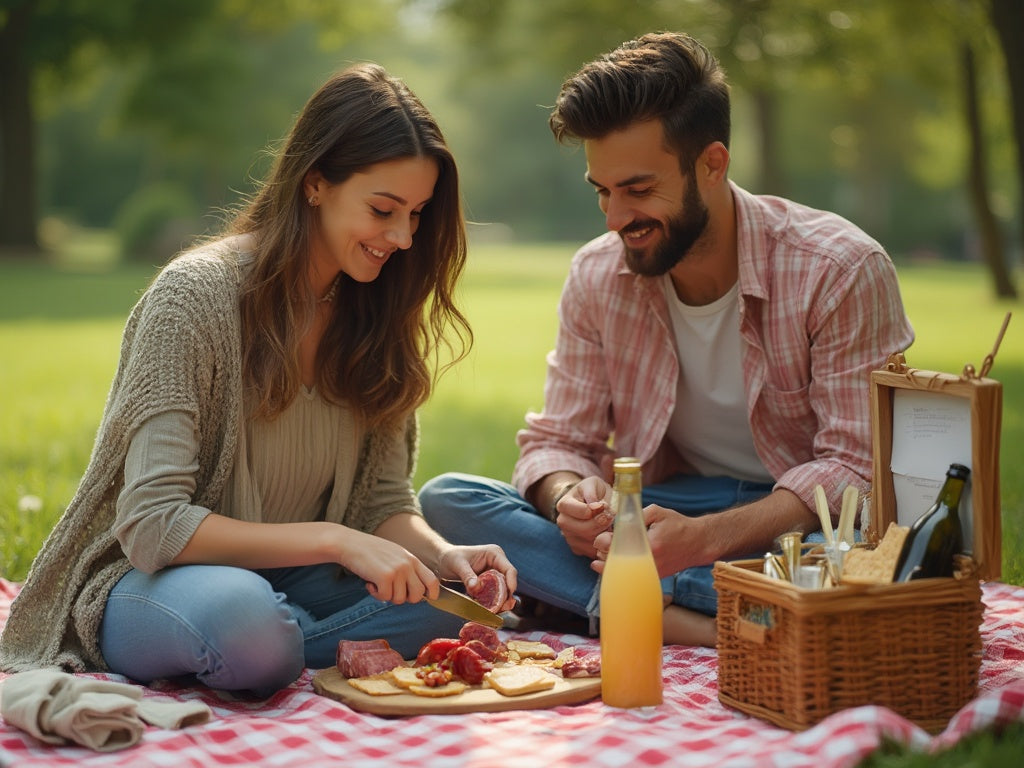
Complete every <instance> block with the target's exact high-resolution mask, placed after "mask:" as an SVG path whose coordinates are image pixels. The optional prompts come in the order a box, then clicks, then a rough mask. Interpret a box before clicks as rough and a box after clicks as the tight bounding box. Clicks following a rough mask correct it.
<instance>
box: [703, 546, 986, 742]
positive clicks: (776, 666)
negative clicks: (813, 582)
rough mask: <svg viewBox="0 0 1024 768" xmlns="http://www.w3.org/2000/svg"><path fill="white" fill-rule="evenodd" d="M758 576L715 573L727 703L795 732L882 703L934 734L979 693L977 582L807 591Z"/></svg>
mask: <svg viewBox="0 0 1024 768" xmlns="http://www.w3.org/2000/svg"><path fill="white" fill-rule="evenodd" d="M761 569H762V561H760V560H743V561H737V562H732V563H725V562H718V563H716V564H715V566H714V579H715V587H716V589H717V590H718V697H719V700H720V701H721V702H722V703H723V704H725V705H727V706H730V707H733V708H734V709H738V710H740V711H742V712H746V713H747V714H751V715H754V716H756V717H760V718H762V719H764V720H768V721H769V722H772V723H775V724H776V725H780V726H782V727H784V728H789V729H791V730H803V729H806V728H809V727H811V726H813V725H814V724H816V723H817V722H818V721H820V720H822V719H823V718H825V717H827V716H828V715H831V714H833V713H834V712H838V711H840V710H842V709H846V708H848V707H856V706H861V705H865V704H877V705H881V706H885V707H888V708H890V709H892V710H893V711H895V712H897V713H899V714H900V715H903V716H904V717H906V718H907V719H908V720H912V721H914V722H915V723H917V724H918V725H919V726H921V727H922V728H924V729H925V730H927V731H931V732H938V731H940V730H942V729H943V728H944V727H945V726H946V724H947V723H948V722H949V719H950V717H952V716H953V715H954V714H955V713H956V712H957V711H958V710H959V709H960V708H961V707H963V706H964V705H965V704H967V703H968V702H969V701H970V700H971V699H973V698H974V696H975V695H976V693H977V687H978V670H979V667H980V663H981V637H980V633H979V627H980V625H981V618H982V610H983V606H982V603H981V586H980V583H979V581H978V579H977V577H976V576H974V575H971V576H967V577H964V578H942V579H921V580H919V581H915V582H909V583H906V584H886V585H879V586H870V587H861V586H856V587H854V586H840V587H837V588H834V589H824V590H810V589H803V588H801V587H797V586H796V585H794V584H790V583H788V582H783V581H780V580H778V579H773V578H770V577H768V576H765V575H764V574H763V573H762V572H761Z"/></svg>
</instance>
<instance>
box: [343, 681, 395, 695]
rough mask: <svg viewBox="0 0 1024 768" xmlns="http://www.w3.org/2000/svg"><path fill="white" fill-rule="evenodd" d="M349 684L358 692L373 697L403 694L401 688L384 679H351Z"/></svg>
mask: <svg viewBox="0 0 1024 768" xmlns="http://www.w3.org/2000/svg"><path fill="white" fill-rule="evenodd" d="M348 684H349V685H351V686H352V687H353V688H355V689H356V690H357V691H362V692H363V693H368V694H370V695H371V696H394V695H395V694H396V693H402V689H401V688H399V687H398V686H395V685H392V684H391V682H390V681H388V680H386V679H384V678H383V677H351V678H349V681H348Z"/></svg>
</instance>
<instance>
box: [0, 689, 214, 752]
mask: <svg viewBox="0 0 1024 768" xmlns="http://www.w3.org/2000/svg"><path fill="white" fill-rule="evenodd" d="M0 714H2V715H3V718H4V720H5V721H6V722H7V723H8V724H9V725H13V726H15V727H17V728H20V729H22V730H23V731H26V732H27V733H30V734H32V735H33V736H35V737H36V738H37V739H39V740H40V741H43V742H46V743H47V744H66V743H67V742H69V741H72V742H74V743H76V744H81V745H82V746H84V747H89V748H90V749H94V750H96V751H98V752H113V751H114V750H118V749H124V748H125V747H130V746H133V745H134V744H136V743H138V741H139V739H141V738H142V732H143V730H145V727H146V723H149V724H151V725H156V726H159V727H162V728H175V729H177V728H183V727H185V726H188V725H197V724H199V723H205V722H206V721H207V720H209V719H210V717H211V714H212V713H211V712H210V708H209V707H208V706H206V704H204V703H203V702H201V701H177V700H175V699H170V698H167V697H161V698H159V699H153V698H148V699H143V698H142V689H141V688H139V687H138V686H134V685H127V684H125V683H115V682H111V681H109V680H97V679H95V678H91V677H77V676H75V675H72V674H69V673H67V672H62V671H60V670H57V669H35V670H32V671H29V672H20V673H18V674H16V675H12V676H11V677H9V678H7V679H6V680H4V681H3V684H2V685H0Z"/></svg>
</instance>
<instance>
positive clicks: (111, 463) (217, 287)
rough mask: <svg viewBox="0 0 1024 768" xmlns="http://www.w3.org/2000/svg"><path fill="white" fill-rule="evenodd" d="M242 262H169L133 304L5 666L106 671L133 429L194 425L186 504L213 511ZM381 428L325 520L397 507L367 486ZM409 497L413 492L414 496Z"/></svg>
mask: <svg viewBox="0 0 1024 768" xmlns="http://www.w3.org/2000/svg"><path fill="white" fill-rule="evenodd" d="M243 263H244V261H243V259H240V255H239V254H238V253H237V252H236V251H235V250H234V249H233V247H232V245H231V242H230V241H223V242H220V243H217V244H213V245H210V246H206V247H204V248H202V249H200V250H197V251H194V252H191V253H187V254H185V255H183V256H180V257H178V258H177V259H175V260H173V261H171V262H170V263H169V264H168V265H167V266H166V267H165V268H164V269H163V270H162V271H161V272H160V274H159V275H158V276H157V278H156V279H155V280H154V282H153V284H152V285H151V286H150V288H149V289H148V290H147V291H146V293H145V294H144V295H143V296H142V298H141V299H140V300H139V302H138V303H137V304H136V305H135V307H134V308H133V309H132V311H131V314H130V315H129V317H128V321H127V323H126V325H125V330H124V335H123V337H122V341H121V353H120V359H119V361H118V367H117V372H116V374H115V376H114V381H113V384H112V385H111V389H110V394H109V395H108V397H107V402H106V406H105V408H104V412H103V418H102V420H101V422H100V426H99V430H98V433H97V436H96V441H95V444H94V446H93V450H92V455H91V457H90V459H89V464H88V466H87V468H86V470H85V473H84V475H83V477H82V480H81V482H80V484H79V486H78V490H77V492H76V493H75V496H74V498H72V500H71V503H70V504H69V506H68V508H67V510H66V511H65V512H64V514H63V516H62V517H61V518H60V520H59V521H58V522H57V524H56V526H55V527H54V529H53V531H51V533H50V535H49V537H48V538H47V539H46V541H45V542H44V544H43V546H42V548H41V550H40V551H39V554H38V555H37V556H36V558H35V561H34V562H33V564H32V567H31V569H30V571H29V574H28V577H27V579H26V581H25V584H24V586H23V588H22V590H21V592H20V593H19V594H18V596H17V597H16V598H15V600H14V602H13V604H12V606H11V612H10V616H9V618H8V620H7V625H6V627H5V629H4V632H3V635H2V636H0V668H2V669H3V670H4V671H6V672H19V671H23V670H27V669H32V668H37V667H48V666H60V667H63V668H65V669H68V670H70V671H75V672H81V671H89V670H98V671H106V670H107V669H108V668H107V665H106V663H105V662H104V660H103V656H102V654H101V653H100V649H99V643H98V638H97V636H98V631H99V625H100V620H101V619H102V616H103V610H104V606H105V604H106V599H107V595H108V594H109V593H110V590H111V588H112V587H113V586H114V584H115V583H116V582H117V581H118V579H120V578H121V576H123V575H124V574H125V573H126V572H127V571H128V570H129V569H130V568H131V565H130V564H129V562H128V560H127V558H126V557H125V555H124V553H123V552H122V550H121V546H120V544H119V543H118V541H117V539H116V538H115V537H114V535H113V530H112V528H113V522H114V516H115V505H116V502H117V497H118V494H119V493H120V491H121V487H122V485H123V483H124V461H125V456H126V455H127V452H128V445H129V442H130V440H131V438H132V435H133V434H134V433H135V431H136V429H138V427H139V426H140V425H141V424H142V423H143V422H144V421H145V420H146V419H148V418H150V417H151V416H154V415H156V414H158V413H163V412H166V411H170V410H181V411H185V412H187V413H189V414H191V415H192V417H193V418H194V419H195V423H196V424H197V425H198V427H199V432H200V440H199V456H198V465H199V472H198V476H197V477H196V493H195V496H194V497H193V500H192V501H193V503H194V504H196V505H199V506H203V507H206V508H208V509H211V510H216V509H217V507H218V503H219V500H220V498H221V496H222V494H223V492H224V490H225V487H226V483H227V481H228V479H229V477H230V475H231V469H232V467H233V463H234V460H235V450H236V446H237V444H238V439H239V434H240V429H241V428H242V425H243V424H242V419H243V412H242V410H243V404H242V365H241V331H240V319H239V311H238V290H239V282H240V276H241V271H242V270H243V269H244V268H245V267H244V266H242V264H243ZM405 432H406V440H407V443H408V446H409V466H408V473H409V478H410V483H411V478H412V473H413V470H414V468H415V460H416V451H417V448H418V445H417V440H418V431H417V425H416V417H415V414H413V415H411V416H410V417H409V419H408V420H407V422H406V425H405ZM388 440H389V436H388V435H385V434H384V433H383V432H382V431H380V430H377V431H370V432H368V434H367V435H366V437H365V439H364V440H363V444H362V446H361V449H360V454H359V465H358V467H357V469H356V473H355V478H354V480H353V487H352V492H351V494H350V497H349V503H348V505H347V507H346V508H345V509H337V508H335V507H334V506H332V505H331V504H329V505H328V508H327V511H326V517H327V519H328V520H330V521H332V522H337V523H343V524H345V525H348V526H351V527H353V528H358V529H359V530H363V531H368V532H372V531H373V530H375V529H376V527H377V526H378V525H380V523H381V522H383V521H384V520H385V519H386V518H388V517H390V516H391V515H392V514H395V513H397V512H409V513H414V514H418V513H419V509H418V508H415V509H411V508H409V507H408V506H406V507H404V508H385V509H379V508H374V509H373V511H372V513H371V512H369V511H368V508H369V507H370V506H371V505H369V504H368V502H369V501H370V500H371V497H372V493H373V488H374V485H375V484H376V482H377V480H378V476H379V470H380V467H381V465H382V458H383V456H384V455H385V451H386V450H387V445H388ZM414 498H415V497H414Z"/></svg>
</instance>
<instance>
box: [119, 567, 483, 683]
mask: <svg viewBox="0 0 1024 768" xmlns="http://www.w3.org/2000/svg"><path fill="white" fill-rule="evenodd" d="M464 623H465V622H464V621H463V620H461V619H459V618H458V617H456V616H452V615H450V614H447V613H443V612H441V611H438V610H436V609H434V608H431V607H430V606H429V605H428V604H427V603H426V602H420V603H415V604H404V605H393V604H391V603H385V602H381V601H380V600H377V599H375V598H373V597H371V596H370V595H369V594H368V593H367V591H366V587H365V584H364V582H363V581H362V579H359V578H357V577H355V576H352V575H350V574H348V573H347V572H343V571H342V570H341V569H340V568H339V567H338V566H337V565H334V564H324V565H312V566H304V567H299V568H277V569H268V570H260V571H250V570H246V569H245V568H233V567H229V566H220V565H181V566H172V567H169V568H164V569H162V570H160V571H157V572H156V573H153V574H147V573H144V572H142V571H138V570H131V571H129V572H128V573H127V574H125V575H124V577H122V578H121V580H120V581H118V582H117V584H116V585H114V588H113V590H112V591H111V593H110V596H109V597H108V598H107V604H106V610H105V611H104V614H103V620H102V623H101V625H100V635H99V642H100V650H101V652H102V653H103V658H104V660H105V661H106V662H107V665H108V666H109V667H110V669H111V671H113V672H116V673H118V674H123V675H126V676H127V677H129V678H132V679H133V680H139V681H141V682H143V683H148V682H150V681H152V680H156V679H160V678H177V677H181V676H195V677H196V678H197V679H198V680H199V681H200V682H202V683H204V684H206V685H208V686H210V687H211V688H218V689H222V690H239V691H249V692H253V693H256V694H257V695H259V696H264V697H265V696H269V695H270V694H272V693H274V692H275V691H277V690H280V689H281V688H284V687H286V686H287V685H289V684H290V683H292V682H293V681H295V680H296V679H297V678H298V677H299V675H300V674H301V673H302V670H303V668H304V667H313V668H323V667H329V666H331V665H333V664H334V663H335V658H336V653H337V648H338V641H339V640H341V639H348V640H371V639H374V638H385V639H387V640H388V642H389V643H390V644H391V647H392V648H394V649H395V650H397V651H398V652H399V653H400V654H402V657H403V658H413V657H415V656H416V653H417V652H418V651H419V649H420V648H421V647H422V646H423V644H424V643H426V642H428V641H429V640H431V639H433V638H435V637H457V636H458V632H459V629H460V628H461V626H462V625H463V624H464Z"/></svg>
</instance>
